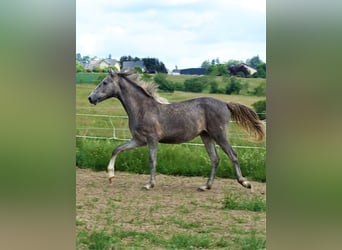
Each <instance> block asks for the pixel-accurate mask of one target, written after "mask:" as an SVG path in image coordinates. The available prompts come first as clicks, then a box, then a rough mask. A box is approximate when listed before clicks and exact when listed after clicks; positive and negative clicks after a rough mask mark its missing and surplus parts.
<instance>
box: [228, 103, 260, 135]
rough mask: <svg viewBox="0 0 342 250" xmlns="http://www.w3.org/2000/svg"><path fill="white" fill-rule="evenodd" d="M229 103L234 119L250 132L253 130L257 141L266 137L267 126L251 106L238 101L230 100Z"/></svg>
mask: <svg viewBox="0 0 342 250" xmlns="http://www.w3.org/2000/svg"><path fill="white" fill-rule="evenodd" d="M227 105H228V109H229V110H230V112H231V117H232V119H233V120H234V121H236V122H237V124H238V125H240V126H241V127H242V128H243V129H244V130H245V131H246V132H247V133H248V134H250V133H251V132H253V134H254V137H255V139H256V140H257V141H261V140H262V139H263V138H264V137H265V126H264V124H263V123H262V122H261V121H260V119H259V117H258V115H257V114H256V113H255V112H254V111H253V110H252V109H251V108H249V107H247V106H245V105H242V104H240V103H236V102H228V103H227Z"/></svg>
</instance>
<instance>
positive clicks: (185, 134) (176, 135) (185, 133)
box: [159, 121, 204, 144]
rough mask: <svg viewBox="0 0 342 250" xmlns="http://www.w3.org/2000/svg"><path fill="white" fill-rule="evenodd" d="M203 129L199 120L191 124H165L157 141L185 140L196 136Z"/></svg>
mask: <svg viewBox="0 0 342 250" xmlns="http://www.w3.org/2000/svg"><path fill="white" fill-rule="evenodd" d="M203 130H204V127H203V123H199V121H197V122H195V123H191V124H186V123H185V124H173V126H166V129H164V131H163V136H162V137H161V138H160V140H159V142H161V143H170V144H177V143H182V142H187V141H190V140H192V139H194V138H195V137H197V136H198V135H199V134H200V133H201V132H202V131H203Z"/></svg>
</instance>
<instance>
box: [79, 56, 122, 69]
mask: <svg viewBox="0 0 342 250" xmlns="http://www.w3.org/2000/svg"><path fill="white" fill-rule="evenodd" d="M96 66H99V67H100V69H104V68H108V67H115V68H116V69H117V70H118V71H120V62H119V61H117V60H115V59H109V58H107V59H100V60H92V61H90V62H89V63H88V64H86V65H84V69H86V70H87V69H88V70H93V68H94V67H96Z"/></svg>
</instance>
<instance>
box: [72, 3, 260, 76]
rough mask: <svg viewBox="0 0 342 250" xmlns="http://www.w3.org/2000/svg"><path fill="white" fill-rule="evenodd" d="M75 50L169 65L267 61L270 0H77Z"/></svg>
mask: <svg viewBox="0 0 342 250" xmlns="http://www.w3.org/2000/svg"><path fill="white" fill-rule="evenodd" d="M76 53H81V55H82V56H86V55H89V56H98V57H100V58H107V57H108V55H109V54H111V55H112V58H113V59H117V60H119V59H120V57H121V56H123V55H131V56H133V57H139V58H143V57H156V58H158V59H159V60H160V61H162V62H163V63H164V64H165V66H166V67H167V68H168V69H169V70H172V69H174V68H175V66H176V65H177V66H178V68H179V69H183V68H190V67H200V66H201V64H202V62H203V61H205V60H207V59H209V60H211V59H216V58H219V59H220V62H226V61H228V60H230V59H234V60H242V61H245V60H246V59H248V58H251V57H253V56H256V55H259V57H260V59H261V60H263V61H264V62H266V0H242V1H240V0H234V1H232V0H211V1H203V0H156V1H149V0H145V1H141V0H123V1H117V0H96V1H94V0H77V1H76Z"/></svg>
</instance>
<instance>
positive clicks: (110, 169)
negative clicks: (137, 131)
mask: <svg viewBox="0 0 342 250" xmlns="http://www.w3.org/2000/svg"><path fill="white" fill-rule="evenodd" d="M144 145H145V143H143V142H140V141H137V140H135V139H132V140H130V141H128V142H126V143H123V144H121V145H119V146H117V147H116V148H115V149H114V150H113V153H112V158H111V159H110V161H109V164H108V167H107V173H108V179H109V183H112V179H113V178H114V176H115V174H114V165H115V159H116V157H117V156H118V154H120V153H121V152H123V151H126V150H129V149H133V148H137V147H141V146H144Z"/></svg>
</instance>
